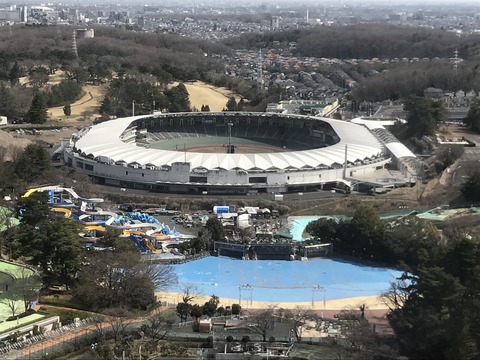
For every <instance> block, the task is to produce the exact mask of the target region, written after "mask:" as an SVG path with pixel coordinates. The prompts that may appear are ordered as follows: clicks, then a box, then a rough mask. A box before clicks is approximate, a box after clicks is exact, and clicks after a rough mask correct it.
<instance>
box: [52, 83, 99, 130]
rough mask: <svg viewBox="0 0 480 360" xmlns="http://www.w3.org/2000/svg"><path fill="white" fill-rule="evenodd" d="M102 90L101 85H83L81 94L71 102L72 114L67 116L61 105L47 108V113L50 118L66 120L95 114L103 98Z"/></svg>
mask: <svg viewBox="0 0 480 360" xmlns="http://www.w3.org/2000/svg"><path fill="white" fill-rule="evenodd" d="M103 91H104V87H103V86H94V85H85V86H84V87H83V92H84V94H83V96H82V97H81V98H80V99H79V100H78V101H76V102H75V103H73V104H71V109H72V114H71V115H70V116H69V117H68V118H67V117H66V116H65V115H64V113H63V106H57V107H53V108H49V109H48V115H49V116H50V118H59V119H62V120H63V121H66V122H69V121H73V120H77V119H78V118H79V117H86V118H88V117H91V116H94V115H97V114H98V107H99V106H100V104H101V102H102V100H103ZM86 120H88V119H86Z"/></svg>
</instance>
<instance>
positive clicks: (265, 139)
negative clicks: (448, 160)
mask: <svg viewBox="0 0 480 360" xmlns="http://www.w3.org/2000/svg"><path fill="white" fill-rule="evenodd" d="M60 151H61V154H62V155H63V156H62V158H63V162H64V163H65V164H67V165H69V166H71V167H73V168H74V169H76V171H81V172H84V173H86V174H88V175H90V176H91V177H92V178H94V179H95V180H96V182H98V183H100V184H106V185H113V186H119V187H122V188H136V189H146V190H150V191H158V192H176V193H193V194H207V193H208V194H251V193H286V192H294V191H295V192H298V191H310V190H316V189H322V188H323V187H324V186H325V185H326V184H336V183H344V184H347V185H348V184H349V182H350V181H352V180H353V179H355V178H358V177H362V176H369V175H371V174H374V173H375V172H376V171H377V170H381V169H383V168H384V167H385V165H386V164H389V163H395V164H396V166H397V167H398V169H400V171H401V172H403V173H405V175H406V176H408V172H409V171H410V170H411V169H409V166H408V162H409V161H408V160H411V159H414V158H415V156H414V155H413V154H412V153H411V152H410V151H409V150H408V149H407V148H406V147H405V146H403V145H402V144H401V143H399V142H398V140H396V139H395V138H394V137H393V136H392V135H391V134H390V133H389V132H388V131H387V130H385V129H384V128H383V127H382V126H380V125H378V126H374V128H373V129H369V128H368V126H365V125H358V124H355V123H351V122H346V121H340V120H333V119H328V118H321V117H313V116H303V115H283V114H274V113H250V112H248V113H247V112H222V113H209V112H195V113H171V114H164V113H155V114H151V115H143V116H134V117H128V118H119V119H114V120H110V121H106V122H103V123H100V124H97V125H93V126H91V127H87V128H84V129H82V130H81V131H79V132H78V133H77V134H74V135H73V136H72V138H71V139H68V140H65V141H63V143H62V146H61V148H60Z"/></svg>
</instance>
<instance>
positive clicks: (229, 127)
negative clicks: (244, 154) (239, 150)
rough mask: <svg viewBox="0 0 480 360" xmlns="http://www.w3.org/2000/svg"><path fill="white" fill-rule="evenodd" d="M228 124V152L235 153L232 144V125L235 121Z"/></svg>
mask: <svg viewBox="0 0 480 360" xmlns="http://www.w3.org/2000/svg"><path fill="white" fill-rule="evenodd" d="M227 125H228V145H227V154H234V153H235V148H234V146H233V145H232V126H233V123H231V122H229V123H228V124H227Z"/></svg>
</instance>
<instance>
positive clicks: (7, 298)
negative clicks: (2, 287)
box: [0, 289, 21, 316]
mask: <svg viewBox="0 0 480 360" xmlns="http://www.w3.org/2000/svg"><path fill="white" fill-rule="evenodd" d="M20 300H21V295H20V294H19V293H18V292H17V291H14V290H13V289H12V290H10V291H8V293H3V294H2V297H1V300H0V302H1V303H2V304H4V305H5V306H7V307H8V308H9V309H10V312H11V314H12V316H15V315H17V314H18V310H19V308H20Z"/></svg>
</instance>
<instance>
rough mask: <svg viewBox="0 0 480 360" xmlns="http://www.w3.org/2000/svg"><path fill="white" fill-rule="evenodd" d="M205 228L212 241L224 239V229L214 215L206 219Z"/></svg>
mask: <svg viewBox="0 0 480 360" xmlns="http://www.w3.org/2000/svg"><path fill="white" fill-rule="evenodd" d="M205 229H206V230H208V231H209V232H210V234H211V236H212V238H211V239H212V240H213V241H221V240H224V239H225V229H224V228H223V225H222V223H221V222H220V220H218V219H217V218H216V217H211V218H209V219H208V220H207V224H206V225H205Z"/></svg>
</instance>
